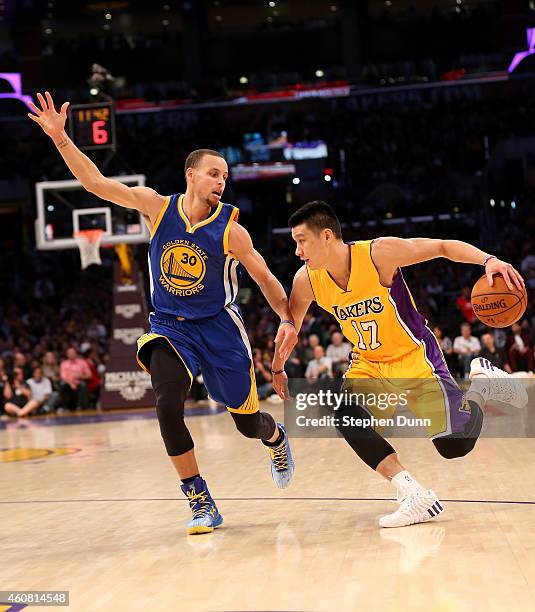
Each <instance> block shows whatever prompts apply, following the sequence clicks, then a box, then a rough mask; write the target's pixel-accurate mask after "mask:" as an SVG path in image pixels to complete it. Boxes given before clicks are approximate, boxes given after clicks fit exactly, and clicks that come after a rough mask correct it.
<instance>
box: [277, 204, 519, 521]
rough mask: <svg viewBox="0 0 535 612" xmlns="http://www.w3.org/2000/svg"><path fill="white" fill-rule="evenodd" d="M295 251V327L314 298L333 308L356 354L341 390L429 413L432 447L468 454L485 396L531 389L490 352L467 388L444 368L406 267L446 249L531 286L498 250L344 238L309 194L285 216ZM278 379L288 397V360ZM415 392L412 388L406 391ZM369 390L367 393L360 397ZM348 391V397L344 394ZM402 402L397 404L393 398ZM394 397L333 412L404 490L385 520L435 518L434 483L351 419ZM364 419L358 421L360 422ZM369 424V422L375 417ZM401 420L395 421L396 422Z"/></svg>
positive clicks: (509, 397)
mask: <svg viewBox="0 0 535 612" xmlns="http://www.w3.org/2000/svg"><path fill="white" fill-rule="evenodd" d="M289 225H290V227H291V228H292V237H293V239H294V240H295V242H296V251H295V253H296V255H297V256H298V257H299V258H300V259H301V260H302V261H303V262H304V265H303V267H302V268H300V269H299V270H298V271H297V273H296V275H295V278H294V283H293V288H292V293H291V296H290V306H291V311H292V315H293V317H294V320H295V324H296V326H297V329H300V327H301V324H302V322H303V318H304V316H305V314H306V312H307V310H308V308H309V306H310V304H311V303H312V302H313V301H315V302H316V303H317V304H318V305H319V306H321V307H322V308H323V309H324V310H326V311H327V312H329V313H330V314H332V315H333V316H334V317H335V318H336V320H337V322H338V323H339V325H340V327H341V331H342V333H343V334H344V335H345V336H346V338H347V339H348V340H349V341H350V342H352V344H353V345H354V349H353V352H352V356H351V362H350V364H349V367H348V369H347V371H346V373H345V375H344V383H343V387H342V393H343V391H344V390H347V391H348V393H352V392H353V391H355V392H357V393H358V392H359V389H362V388H363V384H364V385H366V379H367V380H375V381H376V382H375V383H374V386H373V387H370V386H369V383H368V386H367V387H366V386H364V389H369V390H370V391H373V392H374V394H375V396H378V393H377V391H379V392H381V393H382V394H383V395H386V394H393V396H394V398H396V397H398V398H401V397H402V395H401V394H402V393H404V394H405V397H406V398H407V399H408V402H407V403H408V406H409V408H410V409H411V410H412V411H413V412H414V413H415V414H416V416H417V417H420V418H427V420H428V422H429V424H428V426H427V433H428V435H429V437H431V439H432V441H433V444H434V446H435V448H436V450H437V451H438V452H439V453H440V454H441V455H442V456H443V457H445V458H447V459H453V458H456V457H462V456H464V455H466V454H467V453H469V452H470V451H471V450H472V449H473V448H474V446H475V444H476V441H477V438H478V436H479V434H480V432H481V427H482V425H483V412H482V407H483V406H484V404H485V403H486V402H487V401H488V400H496V401H500V402H504V403H508V404H510V405H511V406H514V407H517V408H522V407H524V406H525V405H526V403H527V400H528V397H527V393H526V391H525V389H524V388H523V386H522V384H521V383H520V382H519V381H518V380H517V379H515V378H513V377H512V376H510V375H509V374H507V372H504V371H503V370H500V369H498V368H496V367H495V366H493V365H492V364H491V363H490V362H489V361H487V360H486V359H480V358H478V359H474V360H473V361H472V364H471V371H470V378H471V380H472V383H471V386H470V388H469V390H468V391H467V393H466V395H464V394H463V393H462V391H461V389H460V388H459V387H458V386H457V384H456V382H455V380H454V379H453V378H452V376H451V374H450V372H449V371H448V368H447V365H446V362H445V360H444V356H443V355H442V351H441V350H440V346H439V344H438V341H437V339H436V338H435V336H434V335H433V333H432V332H431V330H430V329H429V328H428V327H427V321H426V320H425V319H424V317H423V316H422V315H421V314H420V313H419V312H418V310H417V309H416V305H415V303H414V300H413V299H412V295H411V293H410V291H409V289H408V287H407V285H406V283H405V281H404V279H403V273H402V271H401V268H402V267H404V266H409V265H414V264H417V263H420V262H424V261H428V260H431V259H435V258H437V257H445V258H447V259H450V260H451V261H456V262H464V263H470V264H479V265H482V266H483V268H484V270H485V272H486V275H487V278H488V280H489V283H490V284H492V275H493V274H498V273H499V274H502V275H503V277H504V279H505V281H506V283H507V285H508V287H509V288H510V289H512V288H513V286H516V287H517V288H518V289H520V290H522V291H525V286H524V281H523V279H522V277H521V276H520V274H519V273H518V272H517V271H516V270H515V269H514V268H513V266H511V264H508V263H506V262H504V261H501V260H499V259H498V258H497V257H496V256H494V255H490V254H489V253H484V252H483V251H481V250H480V249H478V248H476V247H474V246H472V245H471V244H467V243H465V242H461V241H459V240H433V239H428V238H412V239H408V240H404V239H402V238H393V237H383V238H378V239H376V240H360V241H357V242H354V243H349V244H347V243H345V242H344V241H343V239H342V230H341V227H340V222H339V221H338V219H337V217H336V215H335V213H334V211H333V210H332V208H331V207H330V206H329V205H328V204H326V203H325V202H320V201H317V202H309V203H308V204H305V205H304V206H302V207H301V208H300V209H299V210H298V211H296V212H295V213H294V214H293V215H292V216H291V217H290V219H289ZM272 371H273V375H274V387H275V389H276V391H277V393H279V395H280V396H281V397H283V398H284V397H285V396H286V390H285V386H286V385H285V383H286V380H287V379H286V375H285V373H284V360H283V359H282V358H279V356H278V355H277V353H276V354H275V359H274V361H273V366H272ZM408 392H409V393H410V395H409V394H408ZM362 395H363V394H361V396H362ZM343 398H344V396H343V395H342V398H341V399H343ZM396 403H397V402H396ZM395 409H396V405H392V404H389V405H388V406H383V407H381V408H380V407H378V405H377V404H373V402H372V405H370V406H362V407H361V406H356V405H344V404H343V403H342V404H341V406H340V407H339V409H338V411H337V416H338V423H337V425H338V429H339V431H340V433H341V434H342V435H343V436H344V438H345V439H346V440H347V442H348V443H349V444H350V446H351V447H352V448H353V450H354V451H355V452H356V453H357V455H358V456H359V457H360V458H361V459H362V460H363V461H364V462H365V463H366V464H367V465H368V466H369V467H371V468H372V469H373V470H376V471H377V472H378V473H379V474H381V475H382V476H384V477H385V478H387V479H388V480H389V481H391V482H392V484H393V485H394V486H395V487H396V489H397V491H398V500H399V502H400V506H399V508H398V509H397V510H396V511H395V512H393V513H392V514H389V515H387V516H383V517H382V518H381V519H380V521H379V524H380V525H381V527H403V526H406V525H412V524H414V523H421V522H424V521H429V520H432V519H433V518H435V517H436V516H438V515H439V514H440V513H442V511H443V506H442V504H441V503H440V501H439V499H438V498H437V496H436V495H435V493H434V492H433V491H432V490H429V489H426V488H424V487H423V486H421V485H420V484H419V483H418V482H417V481H416V480H415V479H414V478H413V477H412V476H411V475H410V474H409V472H408V471H407V470H405V469H404V467H403V466H402V465H401V463H400V462H399V460H398V457H397V454H396V451H395V450H394V449H393V447H392V446H391V445H390V444H389V443H388V442H387V441H386V440H385V439H384V438H383V437H382V436H381V435H380V434H379V432H378V431H376V429H375V427H372V426H368V427H365V426H360V425H359V422H358V421H354V422H353V423H354V426H353V423H351V420H350V419H351V417H354V418H356V419H362V420H363V421H368V422H369V421H370V417H374V419H376V421H375V422H377V421H378V419H380V418H385V419H386V418H392V417H393V416H394V412H395ZM361 422H362V421H361ZM372 422H373V421H372ZM394 422H395V421H394Z"/></svg>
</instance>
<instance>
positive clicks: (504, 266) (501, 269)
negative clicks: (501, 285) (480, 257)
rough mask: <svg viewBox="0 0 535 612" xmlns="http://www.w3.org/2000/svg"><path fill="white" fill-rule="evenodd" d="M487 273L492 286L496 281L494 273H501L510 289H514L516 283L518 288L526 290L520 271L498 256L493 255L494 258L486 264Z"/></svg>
mask: <svg viewBox="0 0 535 612" xmlns="http://www.w3.org/2000/svg"><path fill="white" fill-rule="evenodd" d="M485 274H486V275H487V281H488V283H489V285H490V286H491V287H492V285H493V283H494V281H493V279H492V275H493V274H501V275H502V276H503V278H504V280H505V284H506V285H507V286H508V287H509V289H511V290H512V289H514V286H515V285H516V287H517V289H519V290H520V291H525V290H526V285H525V283H524V279H523V278H522V276H521V274H520V272H518V271H517V270H515V268H513V266H512V265H511V264H509V263H507V262H505V261H502V260H501V259H498V258H497V257H493V258H492V259H489V260H488V262H487V265H486V266H485Z"/></svg>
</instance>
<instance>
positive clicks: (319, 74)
mask: <svg viewBox="0 0 535 612" xmlns="http://www.w3.org/2000/svg"><path fill="white" fill-rule="evenodd" d="M316 76H317V77H318V79H321V77H324V76H325V72H323V70H316Z"/></svg>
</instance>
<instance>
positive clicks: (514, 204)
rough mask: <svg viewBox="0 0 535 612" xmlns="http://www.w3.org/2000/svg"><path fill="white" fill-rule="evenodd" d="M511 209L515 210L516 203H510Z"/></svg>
mask: <svg viewBox="0 0 535 612" xmlns="http://www.w3.org/2000/svg"><path fill="white" fill-rule="evenodd" d="M511 208H516V202H515V201H514V200H513V201H512V202H511Z"/></svg>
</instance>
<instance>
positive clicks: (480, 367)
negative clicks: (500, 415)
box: [470, 357, 528, 408]
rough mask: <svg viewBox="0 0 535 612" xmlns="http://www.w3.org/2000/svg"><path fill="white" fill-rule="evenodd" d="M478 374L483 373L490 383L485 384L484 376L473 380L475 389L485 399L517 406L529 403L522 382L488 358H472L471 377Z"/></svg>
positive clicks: (521, 406)
mask: <svg viewBox="0 0 535 612" xmlns="http://www.w3.org/2000/svg"><path fill="white" fill-rule="evenodd" d="M476 374H482V375H483V376H485V377H486V378H487V379H488V381H489V383H490V384H489V385H488V387H487V385H485V384H484V379H483V377H478V378H479V380H478V378H476V379H475V380H474V381H473V382H472V385H473V387H474V391H476V392H477V393H480V394H481V395H482V397H483V399H484V400H485V401H488V400H495V401H497V402H503V403H504V404H510V405H511V406H514V407H515V408H524V406H525V405H526V404H527V403H528V394H527V392H526V389H525V388H524V385H523V384H522V382H521V381H520V380H519V379H518V378H515V377H514V376H511V374H508V373H507V372H504V371H503V370H500V368H497V367H496V366H495V365H492V363H491V362H490V361H489V360H488V359H483V357H477V358H476V359H473V360H472V363H471V364H470V378H471V379H473V378H474V376H476ZM478 383H479V385H478Z"/></svg>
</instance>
